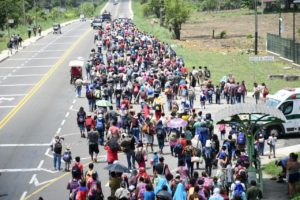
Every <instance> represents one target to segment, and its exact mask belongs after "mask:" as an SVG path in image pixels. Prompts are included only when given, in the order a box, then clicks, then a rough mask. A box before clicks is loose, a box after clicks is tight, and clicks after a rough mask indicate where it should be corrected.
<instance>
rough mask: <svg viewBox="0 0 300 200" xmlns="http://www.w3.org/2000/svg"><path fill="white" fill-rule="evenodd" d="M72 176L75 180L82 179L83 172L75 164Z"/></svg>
mask: <svg viewBox="0 0 300 200" xmlns="http://www.w3.org/2000/svg"><path fill="white" fill-rule="evenodd" d="M72 176H73V178H76V179H80V178H81V171H80V169H79V166H78V165H77V164H75V165H74V166H73V167H72Z"/></svg>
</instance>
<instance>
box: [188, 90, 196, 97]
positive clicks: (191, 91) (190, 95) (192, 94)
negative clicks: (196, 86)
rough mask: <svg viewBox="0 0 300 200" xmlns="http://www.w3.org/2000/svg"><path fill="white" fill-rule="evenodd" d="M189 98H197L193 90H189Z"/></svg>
mask: <svg viewBox="0 0 300 200" xmlns="http://www.w3.org/2000/svg"><path fill="white" fill-rule="evenodd" d="M188 97H189V98H190V99H193V98H194V97H195V93H194V91H193V90H189V92H188Z"/></svg>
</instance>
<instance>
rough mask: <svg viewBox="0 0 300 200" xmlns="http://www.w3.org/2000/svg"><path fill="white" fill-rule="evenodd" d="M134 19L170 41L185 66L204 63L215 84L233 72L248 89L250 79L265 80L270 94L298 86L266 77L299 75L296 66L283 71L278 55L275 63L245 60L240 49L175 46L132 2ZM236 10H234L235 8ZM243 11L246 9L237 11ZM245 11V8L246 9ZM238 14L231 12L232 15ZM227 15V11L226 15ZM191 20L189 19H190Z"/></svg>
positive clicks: (136, 4)
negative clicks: (224, 50) (228, 50)
mask: <svg viewBox="0 0 300 200" xmlns="http://www.w3.org/2000/svg"><path fill="white" fill-rule="evenodd" d="M132 7H133V11H134V22H135V24H136V25H137V26H138V27H139V28H140V29H142V30H144V31H146V32H149V33H151V34H154V35H155V36H157V37H158V38H159V39H160V40H162V41H165V42H167V43H169V44H173V46H174V49H175V51H176V52H177V54H178V55H179V56H182V57H183V58H184V60H185V63H186V64H187V66H188V67H189V68H191V67H192V66H208V67H209V68H210V70H211V72H212V80H213V81H214V82H215V83H218V82H219V80H220V79H221V78H222V77H223V76H224V75H227V74H229V73H230V74H233V75H234V76H235V78H236V80H237V81H242V80H245V82H246V84H247V87H248V91H252V85H253V83H254V82H258V83H263V82H265V83H266V84H267V86H268V87H269V89H270V91H271V93H273V92H276V91H277V90H279V89H282V88H287V87H299V86H300V81H299V80H298V81H294V82H287V81H285V80H269V79H268V75H270V74H300V71H299V70H298V69H289V70H284V69H283V68H284V67H287V66H291V64H290V63H287V62H284V61H282V60H280V59H278V58H276V59H275V62H259V63H252V62H249V56H253V55H249V54H245V53H241V52H230V53H225V52H215V51H214V52H213V51H198V50H193V49H189V48H186V47H182V45H177V44H178V42H177V41H175V40H172V34H171V33H170V32H169V31H168V29H166V28H162V27H160V26H159V25H158V24H157V23H155V24H151V21H152V20H153V19H154V18H153V17H147V18H146V17H144V15H143V12H142V9H143V8H142V6H141V4H140V3H139V2H136V1H135V2H133V6H132ZM235 12H236V11H235ZM241 12H246V11H241ZM247 12H248V11H247ZM237 14H239V13H238V12H237V13H234V14H232V15H237ZM227 15H228V14H227ZM190 21H193V19H190Z"/></svg>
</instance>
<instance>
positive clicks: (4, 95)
mask: <svg viewBox="0 0 300 200" xmlns="http://www.w3.org/2000/svg"><path fill="white" fill-rule="evenodd" d="M25 95H26V94H0V97H21V96H25Z"/></svg>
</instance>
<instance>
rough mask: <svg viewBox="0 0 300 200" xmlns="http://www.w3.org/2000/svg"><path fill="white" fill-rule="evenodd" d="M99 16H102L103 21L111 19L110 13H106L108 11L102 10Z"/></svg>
mask: <svg viewBox="0 0 300 200" xmlns="http://www.w3.org/2000/svg"><path fill="white" fill-rule="evenodd" d="M101 18H102V21H103V22H105V21H111V14H110V13H108V12H104V13H103V14H102V15H101Z"/></svg>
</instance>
